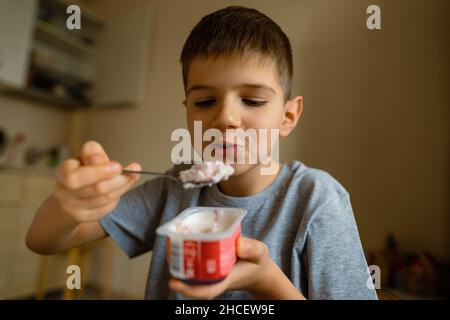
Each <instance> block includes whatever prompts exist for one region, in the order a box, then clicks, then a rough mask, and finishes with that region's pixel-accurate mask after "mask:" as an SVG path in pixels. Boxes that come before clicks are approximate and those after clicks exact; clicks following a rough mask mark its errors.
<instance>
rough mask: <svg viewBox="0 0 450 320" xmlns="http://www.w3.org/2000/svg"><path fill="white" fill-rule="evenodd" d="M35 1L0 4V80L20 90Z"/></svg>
mask: <svg viewBox="0 0 450 320" xmlns="http://www.w3.org/2000/svg"><path fill="white" fill-rule="evenodd" d="M36 8H37V0H2V1H0V81H1V82H3V83H4V85H8V86H11V87H14V88H24V87H25V84H26V76H27V70H28V63H29V52H30V50H31V44H32V35H33V21H34V17H35V15H36Z"/></svg>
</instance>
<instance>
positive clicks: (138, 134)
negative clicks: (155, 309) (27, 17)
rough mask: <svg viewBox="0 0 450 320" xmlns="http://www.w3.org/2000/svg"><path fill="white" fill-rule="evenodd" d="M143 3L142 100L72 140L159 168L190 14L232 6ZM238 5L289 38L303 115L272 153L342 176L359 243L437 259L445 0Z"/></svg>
mask: <svg viewBox="0 0 450 320" xmlns="http://www.w3.org/2000/svg"><path fill="white" fill-rule="evenodd" d="M106 3H107V5H106V7H105V4H106ZM129 3H131V5H139V3H140V1H138V0H135V1H130V2H127V4H129ZM153 3H155V9H156V15H155V21H154V29H153V31H154V32H153V36H152V38H151V39H149V41H151V46H152V54H151V56H150V57H149V59H150V68H149V70H148V74H149V75H148V97H147V102H146V103H145V104H144V105H141V106H138V107H136V108H125V109H99V110H94V111H90V112H89V113H88V114H86V122H85V130H84V132H85V135H84V137H83V139H84V140H87V139H96V140H98V141H100V142H101V143H102V144H103V145H104V146H105V148H106V149H107V151H108V152H109V153H110V154H111V156H112V158H114V159H117V160H119V161H122V162H124V163H128V162H131V161H139V162H141V163H142V164H143V166H144V167H145V168H147V169H152V170H164V169H166V168H167V167H169V166H170V150H171V143H170V133H171V132H172V130H173V129H174V128H178V127H182V126H184V121H185V120H184V117H185V115H184V110H183V107H182V106H181V101H182V100H183V89H182V82H181V75H180V66H179V64H178V56H179V53H180V50H181V48H182V45H183V43H184V40H185V39H186V37H187V35H188V33H189V31H190V29H191V28H192V27H193V26H194V24H195V23H196V22H197V21H198V19H199V18H201V17H202V16H203V15H205V14H207V13H209V12H211V11H213V10H215V9H218V8H221V7H223V6H225V5H228V4H231V3H234V2H231V1H207V0H197V1H192V0H190V1H177V0H169V1H155V2H153ZM240 3H241V4H243V5H248V6H254V7H256V8H258V9H260V10H262V11H263V12H266V13H267V14H268V15H270V16H271V17H272V18H273V19H274V20H275V21H277V22H278V23H279V24H280V25H281V26H282V28H283V29H284V30H285V31H286V33H287V34H288V36H289V37H290V39H291V41H292V45H293V49H294V57H295V58H294V59H295V61H294V63H295V78H294V91H295V93H296V94H300V95H303V97H304V114H303V118H302V120H301V122H300V124H299V128H298V129H297V130H296V131H295V132H294V134H293V135H292V136H291V137H290V138H289V139H287V141H285V142H284V143H283V145H282V152H281V156H282V159H283V160H290V159H299V160H302V161H304V162H305V163H306V164H308V165H310V166H314V167H319V168H322V169H324V170H327V171H329V172H330V173H331V174H333V175H334V176H335V177H336V178H337V179H338V180H339V181H341V182H342V184H343V185H344V186H345V187H346V188H347V189H348V190H349V192H350V194H351V199H352V202H353V206H354V211H355V216H356V219H357V222H358V226H359V230H360V234H361V239H362V241H363V245H364V247H365V248H366V249H369V248H379V247H380V246H381V245H382V243H383V241H384V239H385V237H386V234H387V233H388V232H394V233H395V235H396V236H397V237H398V240H399V241H400V243H401V245H402V246H403V247H404V248H406V249H428V250H431V251H432V252H433V253H435V254H436V255H438V256H440V257H446V256H448V255H449V254H450V251H449V242H450V239H449V230H450V228H449V227H450V219H449V215H448V214H449V149H448V147H449V132H450V128H449V109H448V107H449V95H448V90H449V64H448V63H449V56H450V52H449V40H448V30H449V28H448V27H449V25H448V23H447V22H446V19H447V18H448V14H449V3H448V1H445V0H441V1H433V4H432V5H431V4H430V3H428V2H427V1H406V0H403V1H395V2H394V1H375V2H374V1H360V0H352V1H332V0H329V1H328V0H320V1H240ZM373 3H377V4H380V6H381V8H382V28H383V29H382V30H381V31H369V30H367V29H366V28H365V19H366V14H365V9H366V7H367V6H368V5H369V4H373ZM95 7H97V8H95ZM102 7H103V9H102ZM93 8H94V9H97V10H98V11H99V13H100V14H104V15H107V16H114V14H115V12H116V11H117V10H125V9H126V8H124V5H123V2H122V4H120V3H119V2H118V1H110V0H108V1H105V0H103V1H94V2H93ZM130 36H133V35H130ZM141 289H142V290H143V287H142V288H141ZM141 289H139V290H141Z"/></svg>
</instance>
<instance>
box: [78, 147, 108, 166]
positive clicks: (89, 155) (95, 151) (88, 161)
mask: <svg viewBox="0 0 450 320" xmlns="http://www.w3.org/2000/svg"><path fill="white" fill-rule="evenodd" d="M81 161H82V162H83V164H84V165H101V164H107V163H108V162H109V157H108V155H107V154H106V152H105V150H104V149H103V147H102V146H101V145H100V144H99V143H98V142H96V141H88V142H86V143H85V144H84V145H83V147H82V148H81Z"/></svg>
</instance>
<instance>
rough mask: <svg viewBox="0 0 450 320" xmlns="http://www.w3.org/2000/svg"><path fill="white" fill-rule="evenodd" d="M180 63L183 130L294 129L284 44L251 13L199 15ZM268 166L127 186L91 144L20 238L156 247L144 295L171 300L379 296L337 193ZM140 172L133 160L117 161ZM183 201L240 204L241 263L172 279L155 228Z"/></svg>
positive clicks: (320, 177)
mask: <svg viewBox="0 0 450 320" xmlns="http://www.w3.org/2000/svg"><path fill="white" fill-rule="evenodd" d="M181 63H182V68H183V80H184V87H185V94H186V100H185V102H184V104H185V107H186V113H187V124H188V128H189V130H190V132H191V136H193V135H192V133H193V124H194V121H201V123H202V130H207V129H211V128H215V129H218V130H220V132H225V131H226V130H228V129H243V130H247V129H278V130H279V136H280V137H286V136H287V135H289V133H290V132H291V131H292V130H293V129H294V128H295V126H296V124H297V121H298V119H299V117H300V115H301V111H302V104H301V97H299V96H296V97H293V98H291V81H292V69H293V68H292V52H291V46H290V43H289V40H288V38H287V37H286V35H285V34H284V32H283V31H282V30H281V29H280V27H279V26H278V25H276V24H275V23H274V22H273V21H272V20H271V19H270V18H268V17H267V16H265V15H263V14H261V13H260V12H258V11H256V10H254V9H248V8H243V7H228V8H225V9H222V10H219V11H216V12H214V13H212V14H209V15H207V16H205V17H204V18H203V19H202V20H201V21H200V22H199V23H198V24H197V25H196V26H195V28H194V29H193V30H192V31H191V34H190V35H189V37H188V39H187V41H186V43H185V45H184V48H183V51H182V53H181ZM259 143H261V142H259ZM245 147H247V146H245ZM258 147H260V146H258ZM201 148H205V145H202V146H201ZM236 148H237V147H236V145H234V144H232V145H231V147H230V145H229V142H228V141H222V145H221V147H220V148H219V149H221V150H220V151H221V152H222V154H223V155H228V154H232V155H234V152H235V151H236ZM200 151H201V150H200ZM248 152H249V151H248V150H246V151H245V158H246V159H248ZM270 164H271V166H272V167H273V168H275V170H274V172H273V173H272V174H268V175H263V174H261V171H260V169H261V166H262V164H261V163H256V164H250V163H247V162H246V163H244V164H233V167H234V169H235V173H234V175H233V176H232V177H231V178H230V179H229V180H227V181H222V182H220V184H219V185H215V186H212V187H204V188H201V189H193V190H188V191H187V190H183V189H182V188H181V187H180V186H179V185H177V184H176V183H174V182H172V181H170V180H169V179H165V178H156V179H153V180H151V181H148V182H146V183H144V184H143V185H141V186H139V187H137V188H135V189H133V190H130V188H131V187H132V186H133V185H134V184H135V183H136V181H137V180H138V177H137V176H133V175H122V174H120V173H121V170H122V167H121V165H120V164H118V163H116V162H111V161H110V160H109V158H108V156H107V154H106V153H105V151H104V150H103V149H102V147H101V146H100V145H99V144H98V143H95V142H88V143H86V144H85V145H84V146H83V148H82V150H81V157H80V160H75V159H69V160H66V161H65V162H63V163H62V164H61V165H60V167H59V168H58V171H57V181H58V183H57V188H56V191H55V194H54V195H52V196H51V197H50V198H49V199H47V200H46V202H45V203H44V204H43V205H42V207H41V208H40V209H39V210H38V212H37V214H36V217H35V219H34V221H33V223H32V225H31V227H30V230H29V232H28V235H27V245H28V247H29V248H30V249H32V250H34V251H36V252H38V253H42V254H51V253H55V252H60V251H62V250H65V249H67V248H70V247H73V246H78V245H81V244H85V243H88V242H90V241H93V240H96V239H100V238H103V237H106V236H108V235H109V236H112V237H113V238H114V239H115V240H116V241H117V242H118V243H119V245H120V246H121V247H122V248H123V249H124V250H125V252H126V253H127V254H128V255H129V256H130V257H133V256H137V255H139V254H142V253H144V252H147V251H150V250H153V256H152V262H151V266H150V271H149V277H148V283H147V291H146V295H145V297H146V298H148V299H167V298H170V297H172V296H171V294H173V293H174V292H175V293H176V295H175V297H176V298H179V299H182V298H186V297H191V298H206V299H209V298H221V299H249V298H250V299H251V298H256V299H304V298H308V299H376V294H375V291H374V289H373V287H372V286H371V282H370V280H369V273H368V268H367V264H366V261H365V258H364V254H363V250H362V247H361V243H360V240H359V236H358V231H357V227H356V224H355V220H354V217H353V212H352V208H351V204H350V200H349V195H348V193H347V192H346V191H345V189H344V188H343V187H342V186H341V185H340V184H339V183H338V182H337V181H336V180H334V179H333V178H332V177H331V176H330V175H328V174H327V173H325V172H323V171H320V170H316V169H312V168H308V167H306V166H305V165H304V164H302V163H301V162H298V161H293V162H291V163H287V164H284V165H282V164H279V163H278V162H277V161H276V159H273V158H270ZM140 168H141V167H140V165H138V164H136V163H133V164H130V165H129V166H127V167H126V168H125V169H131V170H139V169H140ZM181 168H182V166H175V167H174V168H173V169H172V170H170V171H169V173H170V174H173V175H177V174H178V172H179V171H180V170H181ZM192 206H228V207H244V208H246V209H247V210H248V214H247V215H246V217H245V218H244V220H243V222H242V234H243V235H244V236H246V237H242V238H241V239H240V240H239V241H238V250H237V251H238V256H239V260H238V262H237V263H236V265H235V266H234V268H233V269H232V271H231V273H230V274H229V275H228V276H227V278H226V279H225V280H223V281H221V282H219V283H216V284H211V285H187V284H185V283H182V282H180V281H178V280H175V279H171V277H170V275H169V271H168V265H167V263H166V261H165V255H166V245H165V240H164V239H163V238H162V237H160V236H156V234H155V230H156V228H157V227H158V226H159V225H161V224H162V223H165V222H167V221H169V220H171V219H172V218H174V217H175V216H176V215H177V214H178V213H180V212H181V211H182V210H184V209H186V208H188V207H192ZM247 237H248V238H247ZM275 284H276V285H275ZM171 289H172V290H171Z"/></svg>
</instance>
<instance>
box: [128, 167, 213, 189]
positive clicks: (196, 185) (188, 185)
mask: <svg viewBox="0 0 450 320" xmlns="http://www.w3.org/2000/svg"><path fill="white" fill-rule="evenodd" d="M122 173H124V174H148V175H152V176H160V177H164V178H168V179H171V180H173V181H175V182H177V183H180V184H182V185H183V188H185V189H192V188H201V187H206V186H209V187H210V186H212V185H213V183H212V182H209V181H208V182H192V181H191V182H188V183H183V181H181V180H180V179H179V178H177V177H174V176H171V175H169V174H165V173H161V172H153V171H136V170H122Z"/></svg>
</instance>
